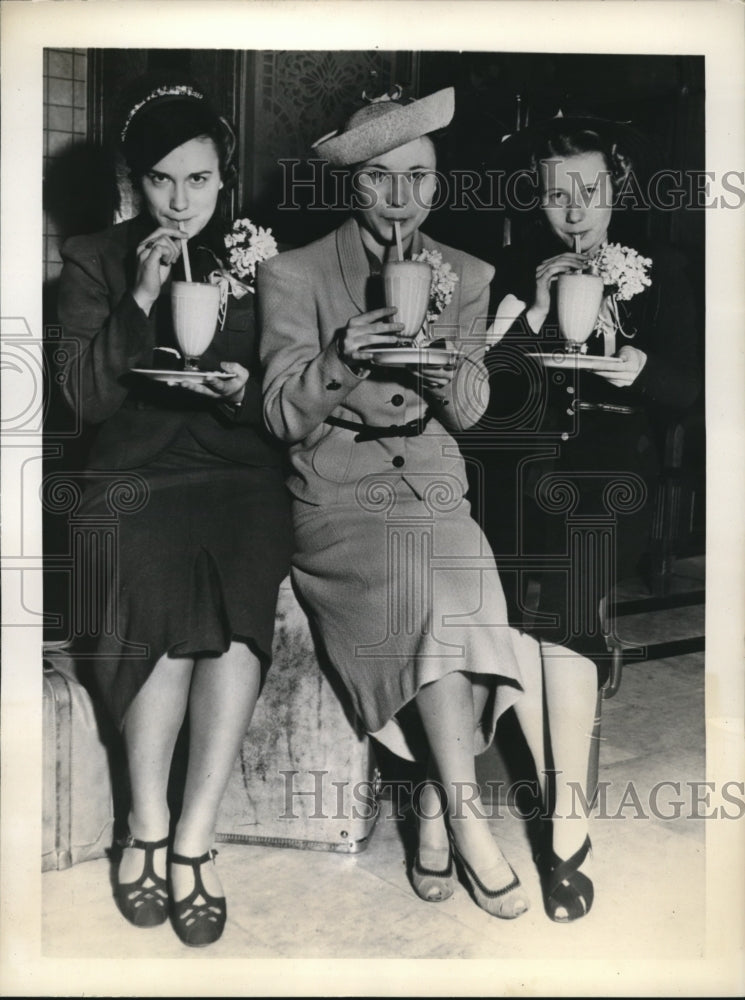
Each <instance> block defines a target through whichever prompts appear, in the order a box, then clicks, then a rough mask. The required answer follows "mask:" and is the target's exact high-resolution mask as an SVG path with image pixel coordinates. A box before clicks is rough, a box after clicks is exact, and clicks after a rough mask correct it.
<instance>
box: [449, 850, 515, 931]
mask: <svg viewBox="0 0 745 1000" xmlns="http://www.w3.org/2000/svg"><path fill="white" fill-rule="evenodd" d="M453 853H454V854H455V858H456V860H457V861H458V864H459V865H460V866H461V868H462V870H463V872H464V874H465V876H466V880H467V882H468V885H469V886H470V889H471V893H472V894H473V898H474V899H475V901H476V903H477V904H478V905H479V906H480V907H481V909H482V910H486V912H487V913H488V914H490V915H491V916H492V917H499V918H500V919H501V920H514V919H515V918H516V917H519V916H520V915H521V914H523V913H525V912H526V911H527V910H529V909H530V903H529V901H528V897H527V895H526V894H525V891H524V890H523V889H522V884H521V882H520V879H519V878H518V877H517V875H516V874H515V872H514V870H513V868H512V865H511V864H510V863H509V861H506V860H505V864H506V865H507V867H508V868H509V870H510V871H511V872H512V879H511V881H510V882H508V883H507V885H505V886H503V887H502V888H501V889H487V887H486V886H485V885H484V883H483V882H482V881H481V879H480V878H479V877H478V875H477V874H476V872H475V871H474V870H473V868H471V866H470V865H469V863H468V862H467V861H466V859H465V858H464V857H463V855H462V854H461V853H460V851H459V850H458V848H457V847H456V846H455V844H454V843H453Z"/></svg>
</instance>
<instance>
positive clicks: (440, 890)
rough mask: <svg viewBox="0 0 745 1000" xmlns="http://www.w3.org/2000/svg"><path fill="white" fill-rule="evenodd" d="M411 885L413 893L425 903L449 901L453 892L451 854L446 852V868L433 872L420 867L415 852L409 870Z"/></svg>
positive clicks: (420, 864)
mask: <svg viewBox="0 0 745 1000" xmlns="http://www.w3.org/2000/svg"><path fill="white" fill-rule="evenodd" d="M411 884H412V885H413V886H414V892H415V893H416V894H417V896H419V898H420V899H423V900H424V901H425V903H442V902H443V900H445V899H450V897H451V896H452V895H453V892H454V891H455V880H454V879H453V856H452V854H451V853H450V852H449V851H448V863H447V867H446V868H443V869H440V870H439V871H435V870H433V869H431V868H425V867H424V865H422V863H421V861H420V859H419V851H417V852H416V856H415V857H414V865H413V867H412V869H411Z"/></svg>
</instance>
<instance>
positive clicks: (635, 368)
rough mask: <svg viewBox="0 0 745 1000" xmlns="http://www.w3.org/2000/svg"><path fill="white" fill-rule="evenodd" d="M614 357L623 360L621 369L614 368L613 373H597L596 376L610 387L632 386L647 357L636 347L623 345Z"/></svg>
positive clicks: (622, 387) (623, 387)
mask: <svg viewBox="0 0 745 1000" xmlns="http://www.w3.org/2000/svg"><path fill="white" fill-rule="evenodd" d="M616 357H618V358H621V359H623V362H624V366H623V368H614V369H613V371H605V372H603V371H599V372H597V373H596V374H597V375H599V376H600V377H601V378H604V379H605V380H606V381H607V382H610V384H611V385H615V386H616V387H617V388H619V389H625V388H627V387H628V386H630V385H632V384H633V383H634V382H635V381H636V379H637V377H638V376H639V373H640V372H641V370H642V368H643V367H644V365H645V364H646V363H647V355H646V354H645V353H644V351H640V350H639V349H638V348H637V347H632V346H631V345H630V344H624V346H623V347H622V348H621V350H620V351H619V352H618V354H617V355H616Z"/></svg>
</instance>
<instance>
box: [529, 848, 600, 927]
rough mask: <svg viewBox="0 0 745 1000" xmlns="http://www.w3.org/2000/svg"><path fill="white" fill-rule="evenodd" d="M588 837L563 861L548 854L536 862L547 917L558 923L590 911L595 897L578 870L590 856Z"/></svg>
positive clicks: (569, 921)
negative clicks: (537, 863)
mask: <svg viewBox="0 0 745 1000" xmlns="http://www.w3.org/2000/svg"><path fill="white" fill-rule="evenodd" d="M591 849H592V845H591V844H590V838H589V837H585V842H584V843H583V844H582V846H581V847H580V848H579V850H578V851H575V853H574V854H573V855H572V856H571V858H568V859H567V860H566V861H562V859H561V858H560V857H559V856H558V854H554V852H553V850H549V851H547V852H546V853H545V854H544V855H542V856H541V858H540V859H539V870H540V874H541V888H542V889H543V905H544V907H545V909H546V913H547V914H548V916H549V917H550V918H551V919H552V920H555V921H556V922H557V923H560V924H569V923H571V922H572V921H573V920H579V918H580V917H584V916H585V915H586V914H588V913H589V912H590V908H591V907H592V901H593V898H594V895H595V893H594V890H593V886H592V882H591V880H590V879H589V878H588V876H587V875H585V874H584V873H583V872H581V871H579V869H580V868H581V867H582V864H583V863H584V860H585V858H586V857H587V855H588V854H589V853H590V851H591Z"/></svg>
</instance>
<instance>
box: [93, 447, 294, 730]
mask: <svg viewBox="0 0 745 1000" xmlns="http://www.w3.org/2000/svg"><path fill="white" fill-rule="evenodd" d="M133 471H135V472H136V474H137V476H138V477H139V478H140V479H141V480H144V482H145V484H146V487H147V499H146V501H145V503H144V504H143V505H142V506H141V507H139V508H138V509H137V510H136V511H133V512H132V513H120V514H119V517H118V524H117V532H116V546H115V551H114V553H113V557H112V558H113V566H112V567H111V570H112V571H111V572H109V573H108V574H107V581H106V586H105V590H104V593H103V594H102V595H101V605H102V614H101V621H102V622H103V623H107V624H106V627H103V628H101V629H99V630H98V632H97V634H95V635H87V636H81V637H80V638H79V640H78V641H77V642H76V644H75V646H76V652H78V653H82V654H83V659H82V662H83V663H85V662H88V663H90V664H91V666H92V670H93V673H94V674H95V680H96V683H97V687H98V689H99V691H100V694H101V696H102V700H103V701H104V703H105V704H106V706H107V707H108V709H109V711H110V712H111V714H112V716H113V717H114V719H115V721H116V722H117V724H118V725H120V726H121V725H122V723H123V721H124V717H125V714H126V712H127V709H128V708H129V706H130V705H131V703H132V701H133V699H134V697H135V696H136V695H137V693H138V692H139V691H140V689H141V688H142V687H143V685H144V684H145V681H146V680H147V678H148V677H149V675H150V673H151V671H152V669H153V667H154V666H155V664H156V662H157V661H158V660H159V659H160V657H161V656H163V655H164V654H168V655H169V656H171V657H184V658H195V657H210V656H219V655H220V654H221V653H224V652H226V651H227V650H228V648H229V647H230V644H231V642H232V641H234V640H235V641H240V642H244V643H246V644H247V645H248V646H249V648H250V649H251V650H252V651H253V652H254V653H255V654H256V655H257V656H258V658H259V660H260V662H261V664H262V668H263V669H264V671H266V669H268V666H269V664H270V661H271V652H272V639H273V634H274V616H275V611H276V603H277V594H278V590H279V585H280V583H281V582H282V580H283V579H284V578H285V576H286V575H287V573H288V572H289V566H290V556H291V554H292V524H291V519H290V503H289V494H288V493H287V490H286V487H285V486H284V483H283V477H282V470H281V469H278V468H277V469H275V468H268V467H266V468H264V467H262V468H257V467H251V466H244V465H238V464H237V463H234V462H229V461H227V460H225V459H222V458H221V457H219V456H216V455H212V454H210V453H209V452H206V451H205V450H204V449H203V448H201V446H200V445H199V444H198V443H197V442H196V441H195V440H194V439H193V438H192V437H191V435H188V434H183V435H181V437H180V438H179V440H178V443H177V444H175V445H174V446H172V447H171V448H169V450H168V451H167V452H166V453H164V454H162V455H159V456H158V457H157V459H156V460H154V461H153V462H152V463H150V464H149V465H146V466H144V467H141V468H138V469H136V470H133ZM106 510H107V507H106V497H105V490H103V489H102V488H93V489H91V490H90V491H89V492H88V494H87V495H86V497H85V498H84V502H83V505H82V508H81V515H83V516H84V517H86V518H95V516H96V514H97V513H105V512H106ZM88 599H90V595H89V597H88Z"/></svg>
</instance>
